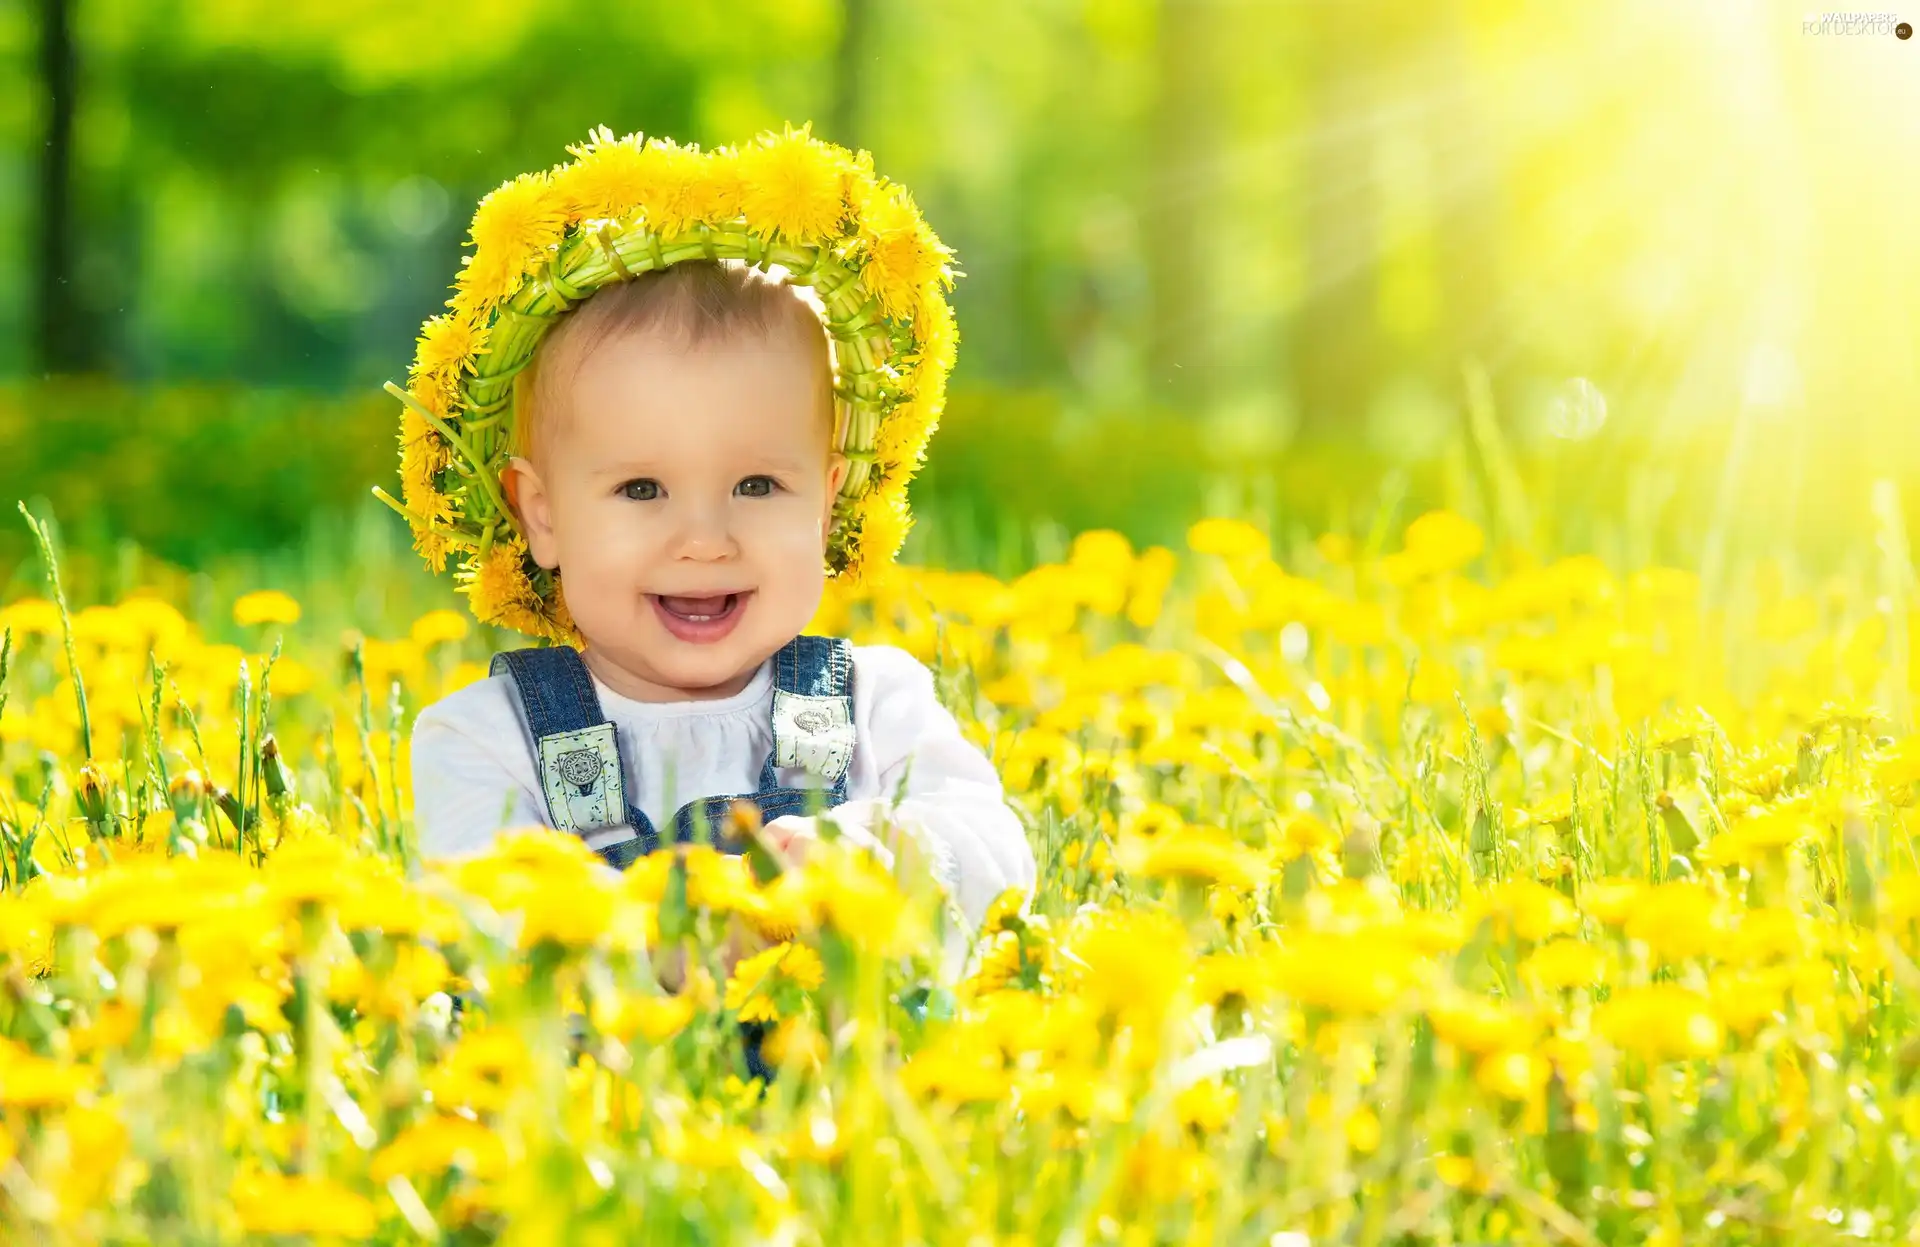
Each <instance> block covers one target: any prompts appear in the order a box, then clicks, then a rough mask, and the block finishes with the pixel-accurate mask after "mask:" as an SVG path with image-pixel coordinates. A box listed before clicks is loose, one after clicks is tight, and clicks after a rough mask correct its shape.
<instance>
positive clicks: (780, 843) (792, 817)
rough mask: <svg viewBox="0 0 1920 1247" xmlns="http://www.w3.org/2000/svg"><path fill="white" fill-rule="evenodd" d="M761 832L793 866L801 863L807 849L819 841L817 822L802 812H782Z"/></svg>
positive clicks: (803, 860) (804, 860)
mask: <svg viewBox="0 0 1920 1247" xmlns="http://www.w3.org/2000/svg"><path fill="white" fill-rule="evenodd" d="M762 834H763V835H765V836H766V838H767V842H768V843H769V844H771V845H773V847H774V848H776V849H779V850H780V852H781V854H782V855H783V856H784V857H785V858H786V859H787V861H788V862H790V863H792V864H793V865H795V866H799V865H803V864H804V863H805V862H806V860H807V853H808V850H809V849H811V848H812V846H813V845H815V844H818V843H819V842H820V827H819V824H817V823H816V822H814V820H813V819H812V818H810V817H808V816H806V815H804V814H782V815H781V816H780V817H779V818H776V819H774V820H773V821H772V822H770V823H768V824H767V825H766V828H765V830H764V831H763V833H762Z"/></svg>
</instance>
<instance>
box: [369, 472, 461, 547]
mask: <svg viewBox="0 0 1920 1247" xmlns="http://www.w3.org/2000/svg"><path fill="white" fill-rule="evenodd" d="M373 496H374V497H376V498H378V499H379V500H380V501H382V502H384V503H386V504H387V505H388V506H390V507H392V508H393V509H394V510H395V511H398V512H399V513H400V514H401V515H402V516H404V517H405V518H406V519H407V520H408V521H410V522H411V523H414V524H417V525H419V526H421V527H423V528H431V529H433V530H434V533H435V535H436V536H438V537H439V538H440V539H441V540H442V541H444V542H446V543H447V544H448V545H450V546H459V547H460V548H461V549H463V550H471V549H473V548H475V547H476V546H477V545H478V544H479V543H478V542H476V541H475V540H474V539H473V538H471V537H469V536H467V535H466V534H465V533H463V532H461V531H460V530H459V529H457V528H448V527H446V526H445V525H443V524H436V523H434V522H433V521H431V520H429V519H427V518H426V517H425V516H423V515H421V514H419V513H418V512H416V511H410V510H408V509H407V507H406V505H405V504H404V503H402V502H400V501H399V500H398V499H396V498H395V497H394V496H393V495H392V494H390V493H388V492H387V491H386V490H384V489H382V488H380V487H379V486H378V485H375V486H374V487H373Z"/></svg>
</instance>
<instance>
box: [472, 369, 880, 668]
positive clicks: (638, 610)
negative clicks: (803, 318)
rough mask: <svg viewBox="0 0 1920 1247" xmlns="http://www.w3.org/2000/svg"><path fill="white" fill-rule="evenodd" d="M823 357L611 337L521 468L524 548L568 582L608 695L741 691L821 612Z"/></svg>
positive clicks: (840, 465) (826, 410) (830, 461)
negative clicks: (535, 455) (536, 455)
mask: <svg viewBox="0 0 1920 1247" xmlns="http://www.w3.org/2000/svg"><path fill="white" fill-rule="evenodd" d="M809 346H811V347H812V349H811V350H810V349H809ZM820 349H821V348H820V344H817V343H814V344H808V343H804V342H800V341H796V340H792V338H791V336H788V337H782V338H768V339H760V338H745V339H741V340H737V341H710V342H707V343H704V344H702V345H700V346H698V347H694V348H685V347H682V346H680V345H678V344H677V343H674V342H670V341H666V340H663V339H661V338H659V337H658V336H656V335H653V334H641V335H627V336H624V337H620V338H616V339H614V340H611V341H608V342H606V343H604V344H603V345H602V346H601V347H600V348H599V349H598V350H596V351H594V352H592V353H591V354H590V355H588V356H587V358H586V360H585V361H584V362H583V364H582V365H581V367H580V370H579V373H578V376H577V377H576V378H575V379H574V380H573V382H572V386H571V392H570V393H569V394H568V395H567V396H566V397H565V400H564V401H565V404H566V407H565V411H564V413H556V414H557V415H558V419H557V420H555V421H554V422H553V424H552V425H550V426H549V427H548V428H547V429H546V430H544V431H545V432H546V434H547V435H546V436H545V438H544V439H543V441H542V446H541V453H540V459H541V463H540V464H539V466H538V467H537V468H536V466H535V465H534V464H533V463H532V462H530V461H528V460H525V459H516V460H514V462H513V467H512V469H510V471H512V472H513V473H514V474H515V475H516V476H517V477H518V478H519V479H518V480H517V481H516V483H515V486H516V488H515V492H516V496H517V499H518V501H517V506H518V508H519V510H520V513H521V516H522V518H523V520H524V522H525V523H524V527H525V530H526V535H527V544H528V548H529V550H531V552H532V553H533V556H534V558H535V559H536V560H537V561H538V562H539V563H540V564H541V566H543V567H558V568H559V569H560V574H561V583H562V587H563V590H564V592H565V594H566V599H567V607H568V609H569V610H570V611H571V612H572V614H573V619H574V622H575V624H576V625H578V627H579V629H580V632H581V635H582V636H583V637H584V638H585V640H586V643H587V647H586V653H585V655H584V657H585V659H586V662H587V665H588V666H589V667H590V668H591V669H592V670H593V672H594V673H595V674H596V675H598V676H599V677H600V678H601V679H602V680H603V681H605V682H606V683H607V684H608V685H609V686H610V687H612V688H613V689H615V690H616V691H618V692H621V693H623V694H625V695H627V696H629V697H634V698H637V699H641V700H647V701H671V700H681V699H685V698H695V697H725V696H728V695H730V694H732V693H734V692H738V691H739V690H740V689H741V688H743V687H745V685H746V683H747V682H748V681H749V680H750V679H751V678H752V676H753V673H754V672H755V671H756V670H757V669H758V668H759V666H760V664H761V663H762V662H764V661H765V660H766V659H767V658H768V657H769V656H771V655H772V654H773V653H774V652H775V651H776V650H778V649H779V648H780V647H781V646H782V645H785V644H786V643H787V642H788V641H790V640H792V639H793V638H794V637H795V636H797V635H799V633H800V631H801V629H803V628H804V627H806V625H807V622H808V620H810V619H811V618H812V617H813V614H814V612H815V610H817V609H818V608H819V605H820V595H821V592H822V590H823V588H824V584H825V578H826V573H825V568H824V554H825V549H826V538H827V531H828V526H829V524H830V522H831V515H832V506H833V497H834V494H835V493H836V491H837V490H838V489H839V487H840V481H841V479H842V478H843V477H844V476H845V473H846V460H845V459H844V458H842V457H841V456H839V455H837V454H833V453H831V452H830V449H829V445H828V443H829V441H830V438H831V422H832V415H831V410H830V404H829V403H828V402H827V401H826V398H825V393H824V383H823V381H822V379H821V374H820V368H821V363H820V358H819V351H820Z"/></svg>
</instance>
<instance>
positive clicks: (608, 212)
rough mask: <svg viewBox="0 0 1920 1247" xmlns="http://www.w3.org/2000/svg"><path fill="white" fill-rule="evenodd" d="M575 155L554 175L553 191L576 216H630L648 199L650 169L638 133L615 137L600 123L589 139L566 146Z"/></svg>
mask: <svg viewBox="0 0 1920 1247" xmlns="http://www.w3.org/2000/svg"><path fill="white" fill-rule="evenodd" d="M567 150H568V151H570V152H572V153H573V154H574V156H575V158H576V159H575V160H574V162H573V163H572V164H570V165H565V166H563V167H562V168H560V169H558V170H557V171H555V173H554V175H553V193H554V195H555V197H556V198H558V199H559V201H560V202H561V204H563V205H564V206H565V210H566V213H567V215H568V216H570V217H573V218H576V219H582V220H584V219H589V218H608V219H612V220H619V219H622V218H624V217H627V216H630V215H631V214H632V213H633V211H634V209H635V208H637V207H639V206H640V204H641V202H642V201H643V200H644V199H645V198H646V195H647V190H648V187H649V185H650V178H651V176H652V174H651V168H650V162H649V161H648V159H647V156H646V144H645V142H644V141H643V140H642V139H641V137H640V135H638V134H629V135H627V136H626V137H625V138H615V137H614V136H613V131H611V130H609V129H607V128H606V127H605V126H600V127H598V128H596V129H595V130H594V131H593V134H592V136H591V138H590V141H588V142H587V143H584V144H576V145H573V146H570V147H568V148H567Z"/></svg>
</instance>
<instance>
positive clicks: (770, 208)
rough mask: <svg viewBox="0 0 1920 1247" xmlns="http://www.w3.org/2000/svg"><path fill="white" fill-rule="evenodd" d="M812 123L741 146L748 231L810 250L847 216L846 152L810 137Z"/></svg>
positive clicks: (739, 157)
mask: <svg viewBox="0 0 1920 1247" xmlns="http://www.w3.org/2000/svg"><path fill="white" fill-rule="evenodd" d="M811 131H812V126H811V124H808V125H805V126H802V127H801V128H800V129H799V130H795V129H793V127H791V126H788V127H787V128H786V131H785V133H783V134H778V135H776V134H772V133H767V134H762V135H761V136H760V137H759V138H758V139H756V140H754V141H753V142H751V143H749V144H747V145H746V146H745V147H743V148H741V149H740V151H739V153H738V155H737V157H736V160H737V162H738V171H739V178H740V183H741V207H742V208H743V209H744V210H745V212H746V216H747V221H748V227H749V228H750V229H751V230H752V231H753V232H754V233H755V234H758V235H759V236H760V237H762V238H772V237H773V236H774V235H776V234H778V235H779V236H781V237H783V238H785V239H787V240H789V241H791V242H796V243H800V244H802V245H806V246H811V245H815V244H818V243H820V242H822V241H824V240H826V239H828V238H832V237H834V236H835V235H837V234H838V233H839V232H840V222H841V220H842V219H843V218H844V217H845V216H846V214H847V179H848V163H847V159H846V154H845V152H844V151H842V150H841V149H839V148H836V147H834V146H833V145H832V144H829V143H823V142H821V141H820V140H819V139H816V138H814V137H813V135H812V132H811Z"/></svg>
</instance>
